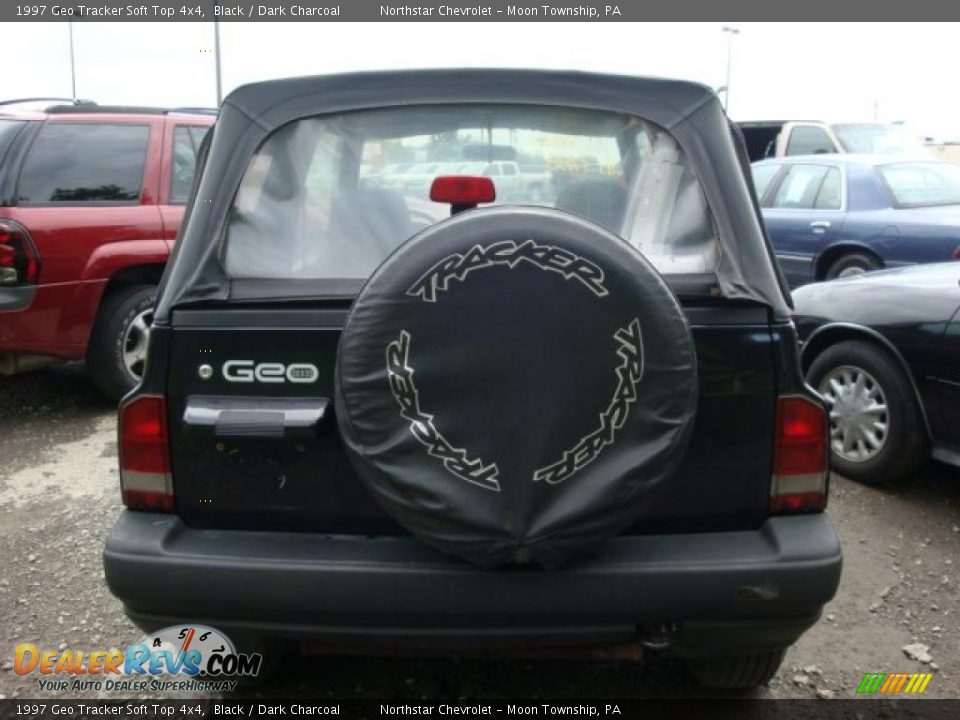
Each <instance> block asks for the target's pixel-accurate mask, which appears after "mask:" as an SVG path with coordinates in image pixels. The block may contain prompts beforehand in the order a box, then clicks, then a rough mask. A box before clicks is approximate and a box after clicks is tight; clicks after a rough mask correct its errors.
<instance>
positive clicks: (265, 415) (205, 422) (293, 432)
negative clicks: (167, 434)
mask: <svg viewBox="0 0 960 720" xmlns="http://www.w3.org/2000/svg"><path fill="white" fill-rule="evenodd" d="M329 405H330V401H329V400H328V399H327V398H252V397H209V396H204V397H189V398H187V407H186V409H185V410H184V411H183V424H184V426H186V428H187V430H189V431H194V432H200V433H204V434H212V435H214V436H216V437H263V438H283V437H308V436H313V435H315V434H316V433H317V430H318V429H319V427H320V423H321V422H322V421H323V418H324V416H325V415H326V414H327V408H328V407H329Z"/></svg>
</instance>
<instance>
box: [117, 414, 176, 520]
mask: <svg viewBox="0 0 960 720" xmlns="http://www.w3.org/2000/svg"><path fill="white" fill-rule="evenodd" d="M166 411H167V403H166V401H165V400H164V398H163V396H162V395H138V396H137V397H135V398H133V399H132V400H130V401H129V402H127V403H124V404H123V405H122V406H121V407H120V490H121V492H122V493H123V503H124V505H126V506H127V507H128V508H130V509H131V510H150V511H154V512H173V510H174V498H173V480H172V477H171V475H170V451H169V448H168V446H167V412H166Z"/></svg>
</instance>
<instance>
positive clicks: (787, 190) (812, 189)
mask: <svg viewBox="0 0 960 720" xmlns="http://www.w3.org/2000/svg"><path fill="white" fill-rule="evenodd" d="M830 169H831V168H828V167H826V166H824V165H791V166H790V169H789V170H788V171H787V175H786V177H784V178H783V180H782V181H781V182H780V187H779V188H777V196H776V197H775V198H774V199H773V207H775V208H784V209H787V210H810V209H812V208H813V207H815V205H816V202H817V194H818V193H819V192H820V187H821V185H822V184H823V180H824V177H825V176H826V175H827V171H828V170H830Z"/></svg>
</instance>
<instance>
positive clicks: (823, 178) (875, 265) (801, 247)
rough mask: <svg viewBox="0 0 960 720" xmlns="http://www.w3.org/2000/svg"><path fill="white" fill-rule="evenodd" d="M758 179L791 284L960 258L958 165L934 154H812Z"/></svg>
mask: <svg viewBox="0 0 960 720" xmlns="http://www.w3.org/2000/svg"><path fill="white" fill-rule="evenodd" d="M753 178H754V183H755V184H756V187H757V195H758V197H759V198H760V206H761V208H762V211H763V218H764V221H765V222H766V226H767V231H768V233H769V235H770V239H771V241H772V242H773V247H774V251H775V252H776V255H777V258H778V259H779V261H780V265H781V266H782V267H783V270H784V273H785V274H786V276H787V280H788V281H789V283H790V285H791V286H793V287H796V286H798V285H803V284H804V283H808V282H813V281H815V280H828V279H832V278H837V277H846V276H849V275H855V274H858V273H862V272H867V271H870V270H877V269H880V268H884V267H898V266H901V265H912V264H915V263H928V262H940V261H943V260H950V259H958V258H960V167H957V166H955V165H950V164H947V163H943V162H938V161H936V160H933V159H930V158H891V156H889V155H887V156H880V155H807V156H792V157H788V158H776V159H771V160H763V161H761V162H758V163H755V164H754V165H753Z"/></svg>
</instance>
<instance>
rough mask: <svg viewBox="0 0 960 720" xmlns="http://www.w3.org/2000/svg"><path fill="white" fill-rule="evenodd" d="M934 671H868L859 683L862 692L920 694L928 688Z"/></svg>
mask: <svg viewBox="0 0 960 720" xmlns="http://www.w3.org/2000/svg"><path fill="white" fill-rule="evenodd" d="M931 679H933V673H890V674H889V675H888V674H887V673H867V674H866V675H864V676H863V679H862V680H861V681H860V684H859V685H857V692H858V693H861V694H873V693H877V692H879V693H883V694H887V695H896V694H899V693H910V694H913V695H919V694H921V693H923V692H924V691H925V690H926V689H927V685H929V684H930V680H931Z"/></svg>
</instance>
